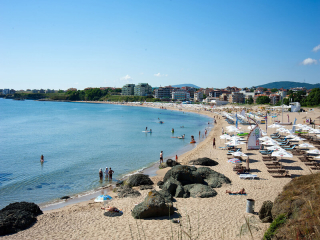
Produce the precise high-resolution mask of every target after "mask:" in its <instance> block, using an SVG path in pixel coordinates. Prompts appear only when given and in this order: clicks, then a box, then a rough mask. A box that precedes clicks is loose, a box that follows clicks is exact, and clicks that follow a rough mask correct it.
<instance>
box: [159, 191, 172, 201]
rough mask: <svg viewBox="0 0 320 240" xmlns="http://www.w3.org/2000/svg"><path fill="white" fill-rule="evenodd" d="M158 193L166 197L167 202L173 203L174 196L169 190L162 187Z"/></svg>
mask: <svg viewBox="0 0 320 240" xmlns="http://www.w3.org/2000/svg"><path fill="white" fill-rule="evenodd" d="M158 193H159V194H161V195H162V196H163V197H164V199H165V201H166V203H172V200H173V197H172V195H171V194H170V193H169V192H168V191H167V190H163V189H162V190H160V191H158Z"/></svg>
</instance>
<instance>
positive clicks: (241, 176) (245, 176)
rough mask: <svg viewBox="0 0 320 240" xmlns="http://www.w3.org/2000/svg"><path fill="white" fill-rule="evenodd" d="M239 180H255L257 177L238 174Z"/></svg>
mask: <svg viewBox="0 0 320 240" xmlns="http://www.w3.org/2000/svg"><path fill="white" fill-rule="evenodd" d="M239 177H240V179H255V178H257V177H258V176H257V175H256V174H240V175H239Z"/></svg>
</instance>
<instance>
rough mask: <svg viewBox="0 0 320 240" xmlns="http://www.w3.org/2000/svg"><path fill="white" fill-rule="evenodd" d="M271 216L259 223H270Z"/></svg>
mask: <svg viewBox="0 0 320 240" xmlns="http://www.w3.org/2000/svg"><path fill="white" fill-rule="evenodd" d="M272 221H273V220H272V216H268V217H265V218H263V219H261V222H263V223H272Z"/></svg>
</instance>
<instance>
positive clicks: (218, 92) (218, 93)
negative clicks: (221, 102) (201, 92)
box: [209, 89, 222, 98]
mask: <svg viewBox="0 0 320 240" xmlns="http://www.w3.org/2000/svg"><path fill="white" fill-rule="evenodd" d="M221 94H222V91H221V90H220V89H214V90H212V91H211V92H209V97H214V98H218V97H220V96H221Z"/></svg>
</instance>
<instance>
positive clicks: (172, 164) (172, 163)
mask: <svg viewBox="0 0 320 240" xmlns="http://www.w3.org/2000/svg"><path fill="white" fill-rule="evenodd" d="M166 164H167V166H168V167H174V166H176V165H180V163H177V162H176V161H174V160H172V159H168V160H167V161H166Z"/></svg>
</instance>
